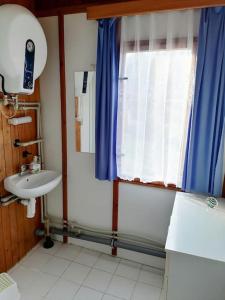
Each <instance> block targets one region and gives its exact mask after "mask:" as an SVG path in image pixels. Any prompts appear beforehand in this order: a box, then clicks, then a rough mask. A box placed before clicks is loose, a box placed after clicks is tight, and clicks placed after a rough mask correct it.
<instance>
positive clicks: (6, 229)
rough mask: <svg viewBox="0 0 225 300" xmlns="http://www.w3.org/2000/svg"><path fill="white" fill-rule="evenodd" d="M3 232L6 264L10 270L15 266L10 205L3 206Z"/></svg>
mask: <svg viewBox="0 0 225 300" xmlns="http://www.w3.org/2000/svg"><path fill="white" fill-rule="evenodd" d="M1 212H2V232H3V240H4V243H3V246H4V252H5V264H6V269H7V270H9V269H10V268H11V267H12V266H13V259H12V241H11V232H10V227H11V224H10V219H9V207H8V206H6V207H2V208H1Z"/></svg>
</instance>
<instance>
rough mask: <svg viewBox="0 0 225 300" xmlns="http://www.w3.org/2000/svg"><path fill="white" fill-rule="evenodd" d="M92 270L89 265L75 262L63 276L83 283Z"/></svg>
mask: <svg viewBox="0 0 225 300" xmlns="http://www.w3.org/2000/svg"><path fill="white" fill-rule="evenodd" d="M90 270H91V268H89V267H87V266H84V265H80V264H78V263H75V262H73V263H71V265H70V266H69V267H68V268H67V269H66V271H65V272H64V273H63V275H62V277H63V278H64V279H67V280H70V281H73V282H76V283H78V284H82V283H83V281H84V279H85V278H86V277H87V275H88V273H89V271H90Z"/></svg>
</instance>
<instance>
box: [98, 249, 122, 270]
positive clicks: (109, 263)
mask: <svg viewBox="0 0 225 300" xmlns="http://www.w3.org/2000/svg"><path fill="white" fill-rule="evenodd" d="M119 261H120V259H118V258H117V257H113V256H110V255H106V254H102V255H101V256H100V257H99V258H98V260H97V262H96V264H95V265H94V268H97V269H100V270H103V271H106V272H109V273H114V272H115V271H116V268H117V266H118V264H119Z"/></svg>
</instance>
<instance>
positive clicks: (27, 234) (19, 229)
mask: <svg viewBox="0 0 225 300" xmlns="http://www.w3.org/2000/svg"><path fill="white" fill-rule="evenodd" d="M21 97H22V98H23V99H24V100H26V102H28V101H32V102H36V101H39V84H38V82H36V88H35V93H34V94H33V95H31V96H21ZM0 110H3V112H4V113H5V114H6V115H9V114H11V113H14V112H12V111H10V110H9V109H8V108H5V107H3V106H0ZM25 114H26V115H31V116H32V118H33V122H32V123H29V124H23V125H18V126H12V125H9V124H8V120H7V118H5V117H4V116H3V115H2V114H1V111H0V192H1V194H0V196H4V195H6V194H7V192H6V191H5V190H4V188H3V181H4V178H5V177H6V176H8V175H11V174H14V173H17V172H18V170H19V166H20V165H21V164H22V163H26V162H29V161H30V160H31V159H32V157H29V159H24V158H23V157H22V152H23V150H24V149H25V148H23V147H19V148H15V147H14V145H13V142H14V140H15V139H16V138H19V139H21V141H26V140H31V139H32V140H33V139H36V134H37V128H36V115H35V112H34V111H27V112H26V113H25V112H23V111H18V112H17V115H16V116H17V117H21V116H24V115H25ZM29 151H30V152H32V154H37V146H32V147H31V148H29ZM26 212H27V210H26V207H24V206H23V205H21V204H18V203H13V204H11V205H9V206H7V207H0V272H4V271H7V270H8V269H9V268H11V267H12V266H13V265H15V263H16V262H17V261H18V260H19V259H21V258H22V257H23V256H24V255H25V254H26V253H27V252H28V251H29V250H30V249H31V248H33V247H34V246H35V244H36V243H37V242H38V240H39V239H38V238H37V237H36V236H35V229H36V228H38V227H40V224H41V209H40V202H39V203H38V204H37V212H36V215H35V217H34V218H33V219H30V220H28V219H27V217H26Z"/></svg>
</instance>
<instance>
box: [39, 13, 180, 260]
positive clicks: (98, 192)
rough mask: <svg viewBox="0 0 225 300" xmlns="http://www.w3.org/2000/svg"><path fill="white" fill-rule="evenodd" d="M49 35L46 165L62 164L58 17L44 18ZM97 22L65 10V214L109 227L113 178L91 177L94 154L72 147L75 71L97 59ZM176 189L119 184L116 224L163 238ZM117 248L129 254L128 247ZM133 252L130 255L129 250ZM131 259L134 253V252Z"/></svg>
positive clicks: (52, 203)
mask: <svg viewBox="0 0 225 300" xmlns="http://www.w3.org/2000/svg"><path fill="white" fill-rule="evenodd" d="M41 23H42V25H43V28H44V31H45V33H46V36H47V40H48V51H49V58H48V62H47V67H46V69H45V71H44V73H43V75H42V77H41V97H42V104H43V124H44V126H43V127H44V135H45V139H46V143H45V158H46V165H47V167H49V168H52V169H60V166H61V148H60V147H61V143H60V128H59V127H60V114H59V110H60V102H59V61H58V38H57V20H56V19H55V18H54V17H49V18H42V19H41ZM96 40H97V22H96V21H87V20H86V16H85V14H73V15H67V16H65V56H66V89H67V130H68V132H67V133H68V202H69V203H68V205H69V219H70V220H74V221H76V222H78V223H81V224H83V225H89V226H93V227H101V228H105V229H106V228H109V229H110V228H111V221H112V183H110V182H101V181H98V180H96V179H95V178H94V155H93V154H86V153H84V154H82V153H76V152H75V136H74V135H75V120H74V111H75V105H74V72H75V71H86V70H92V69H93V64H95V62H96ZM174 195H175V193H174V192H172V191H167V190H161V189H156V188H148V187H141V186H134V185H130V184H121V185H120V199H119V201H120V204H119V229H120V230H121V231H124V232H129V233H135V234H137V235H140V236H148V237H150V238H152V239H155V240H157V241H160V242H165V238H166V233H167V227H168V224H169V218H170V215H171V210H172V205H173V201H174ZM48 198H49V199H48V202H49V205H48V210H49V213H50V215H55V216H60V215H61V212H62V211H61V210H62V205H61V190H60V189H58V191H57V192H55V193H51V194H50V195H49V197H48ZM119 253H120V254H121V255H123V256H126V257H127V252H125V251H122V250H120V251H119ZM129 257H131V256H129ZM135 259H138V257H137V255H136V256H135Z"/></svg>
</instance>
